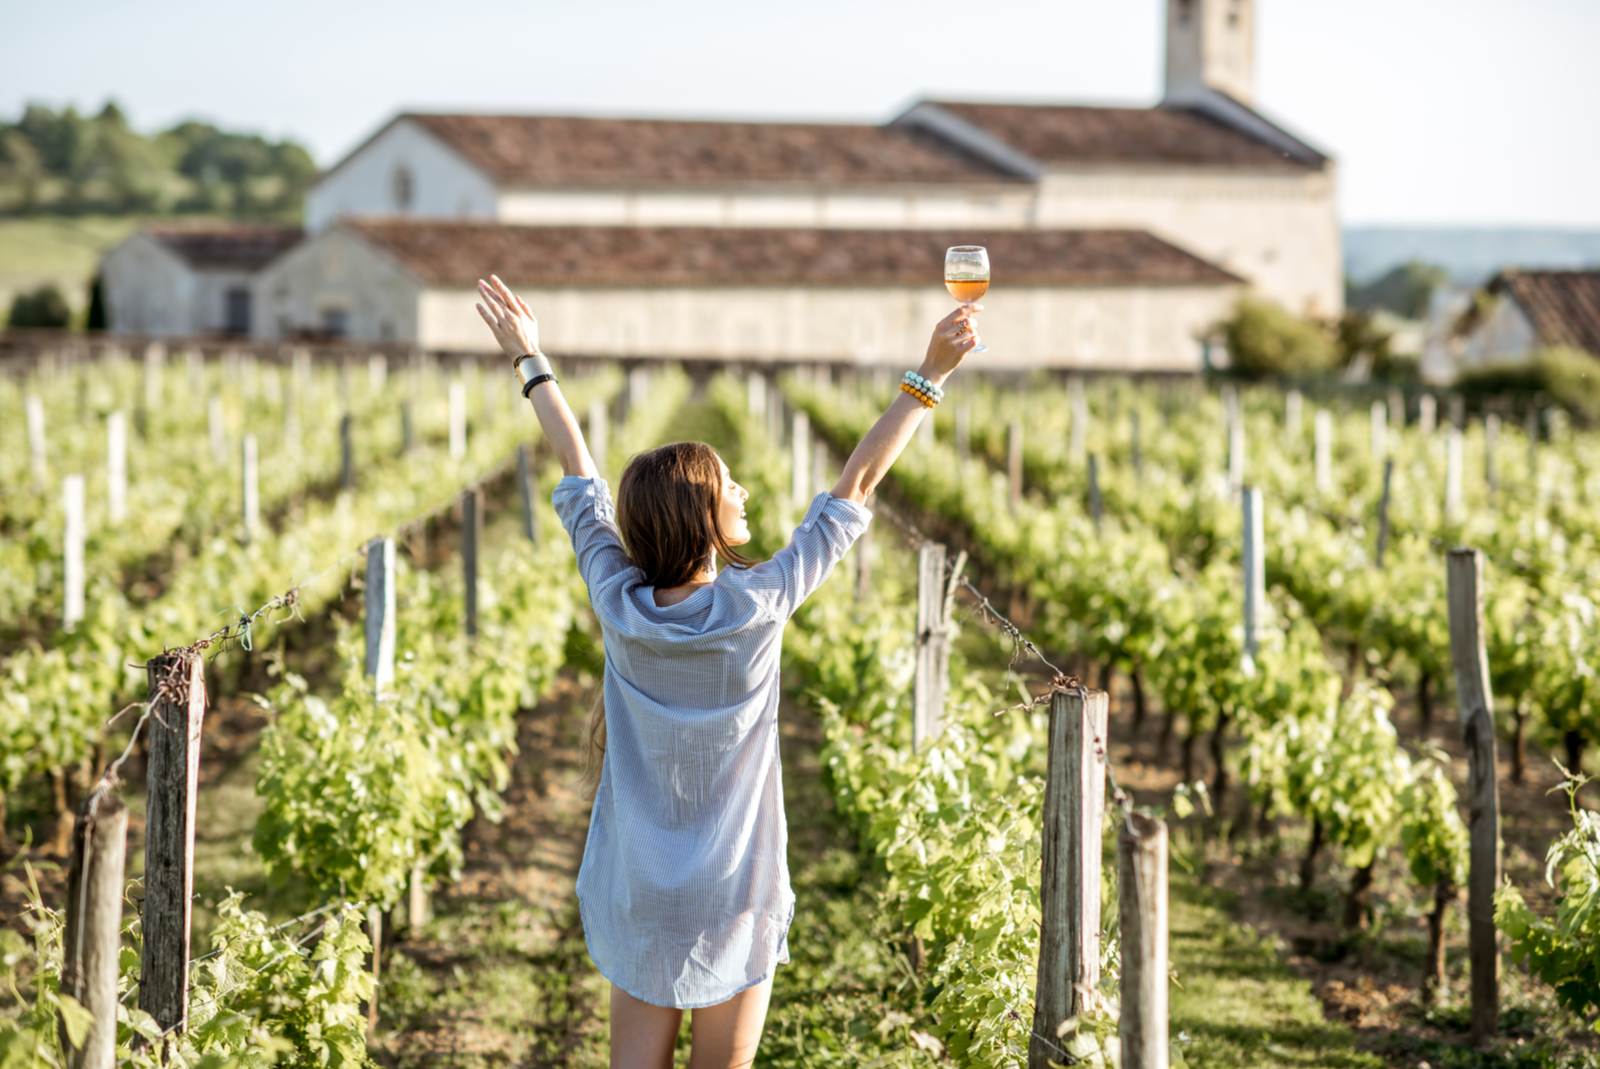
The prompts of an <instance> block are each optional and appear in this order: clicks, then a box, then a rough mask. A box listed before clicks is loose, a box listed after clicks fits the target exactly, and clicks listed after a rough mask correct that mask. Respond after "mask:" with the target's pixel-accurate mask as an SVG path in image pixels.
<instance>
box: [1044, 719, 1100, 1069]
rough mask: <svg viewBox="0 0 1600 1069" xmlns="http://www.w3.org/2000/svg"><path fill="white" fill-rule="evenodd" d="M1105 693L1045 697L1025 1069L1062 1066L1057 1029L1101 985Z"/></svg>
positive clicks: (1077, 1011)
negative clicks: (1033, 975) (1046, 738)
mask: <svg viewBox="0 0 1600 1069" xmlns="http://www.w3.org/2000/svg"><path fill="white" fill-rule="evenodd" d="M1106 710H1107V702H1106V692H1105V691H1103V690H1085V689H1083V688H1081V687H1063V688H1061V689H1059V690H1057V691H1055V693H1054V694H1052V695H1051V699H1050V749H1049V759H1048V760H1049V764H1048V769H1047V771H1046V773H1045V787H1044V828H1043V832H1044V835H1043V849H1042V853H1043V861H1042V869H1043V873H1042V877H1041V879H1040V884H1039V910H1040V918H1041V920H1040V926H1039V972H1038V977H1037V981H1036V984H1035V989H1034V1000H1033V1003H1034V1013H1033V1036H1032V1038H1031V1039H1030V1040H1029V1042H1028V1069H1048V1067H1049V1065H1050V1061H1051V1060H1052V1058H1053V1059H1054V1060H1056V1061H1058V1062H1059V1061H1061V1058H1060V1050H1059V1048H1058V1047H1057V1046H1056V1045H1055V1039H1056V1028H1057V1027H1058V1026H1059V1025H1060V1024H1061V1022H1062V1021H1064V1020H1066V1019H1067V1018H1068V1017H1071V1016H1073V1015H1074V1014H1078V1013H1081V1012H1083V1011H1084V1010H1085V1009H1087V1007H1086V1006H1085V1005H1084V998H1083V994H1082V992H1083V991H1093V990H1094V989H1095V988H1096V987H1098V986H1099V984H1100V824H1101V820H1102V819H1103V817H1104V813H1105V793H1106V792H1105V779H1106V767H1105V765H1104V764H1103V763H1102V762H1101V760H1100V756H1099V755H1098V754H1097V753H1096V752H1095V749H1096V740H1097V739H1098V740H1102V741H1103V740H1104V739H1105V737H1106V734H1105V732H1106Z"/></svg>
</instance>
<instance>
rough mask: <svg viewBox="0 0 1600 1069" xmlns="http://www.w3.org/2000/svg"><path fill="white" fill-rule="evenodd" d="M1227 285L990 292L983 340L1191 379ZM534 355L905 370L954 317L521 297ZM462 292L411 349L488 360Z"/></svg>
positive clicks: (774, 298) (933, 297) (467, 294)
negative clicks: (535, 334) (936, 329)
mask: <svg viewBox="0 0 1600 1069" xmlns="http://www.w3.org/2000/svg"><path fill="white" fill-rule="evenodd" d="M1237 290H1238V287H1236V286H1194V287H1188V286H1174V287H1141V286H1127V287H1120V286H1119V287H1062V288H1016V289H1011V290H997V291H995V292H994V293H992V294H991V295H990V296H987V297H985V298H984V305H985V306H986V308H987V311H986V312H985V313H984V314H983V316H982V321H981V324H980V331H981V333H982V336H983V340H984V341H985V342H986V343H987V344H988V345H989V346H990V352H989V353H986V354H984V355H982V356H981V357H977V358H975V359H977V360H980V361H981V362H982V363H983V365H984V366H987V367H991V368H996V369H1002V368H1029V367H1080V368H1085V369H1101V370H1126V371H1156V370H1159V371H1182V372H1192V371H1196V370H1198V369H1199V368H1200V363H1201V358H1200V343H1199V342H1198V340H1197V338H1198V336H1199V335H1200V334H1202V333H1204V332H1205V331H1206V330H1207V329H1208V328H1209V327H1210V326H1211V325H1212V324H1214V323H1216V322H1217V321H1218V320H1220V319H1222V318H1223V317H1225V316H1226V315H1227V313H1228V311H1229V309H1230V308H1231V307H1232V304H1233V302H1234V300H1235V299H1236V298H1237V295H1238V294H1237ZM524 296H525V297H526V298H527V299H528V302H529V304H530V305H531V306H532V307H533V309H534V312H535V314H536V315H538V317H539V334H540V344H541V347H542V348H544V349H545V350H546V351H548V352H550V353H551V354H552V355H553V356H557V357H559V356H560V355H561V354H563V353H570V354H574V355H585V356H616V357H622V356H650V357H669V358H679V359H729V360H742V359H750V360H768V361H791V360H830V361H853V362H856V363H862V364H887V365H890V366H893V367H897V368H904V367H914V366H915V365H916V364H917V363H918V362H919V361H920V360H921V358H922V353H923V351H924V350H925V349H926V347H927V341H928V334H929V332H930V331H931V330H932V327H933V324H934V323H935V322H936V321H937V320H938V319H939V318H940V317H941V316H943V315H945V313H947V312H948V311H949V310H950V308H951V303H950V298H949V296H948V295H947V294H946V293H945V292H944V291H943V289H942V288H937V287H935V286H927V287H916V288H910V287H881V288H865V287H858V288H852V289H821V288H799V287H796V288H793V289H773V288H705V289H688V288H679V289H659V290H657V289H569V290H558V291H552V292H544V293H540V292H526V293H524ZM475 300H476V294H475V293H473V292H472V291H468V290H460V291H455V290H429V291H426V292H423V293H422V294H421V297H420V303H419V310H418V328H419V331H418V341H419V342H420V343H421V344H422V345H423V346H424V347H426V348H430V349H451V350H466V351H488V350H492V349H493V341H492V339H491V338H490V336H489V333H488V331H487V330H486V328H485V327H484V325H483V321H482V320H481V319H479V318H478V314H477V312H476V311H475V310H474V309H473V303H474V301H475Z"/></svg>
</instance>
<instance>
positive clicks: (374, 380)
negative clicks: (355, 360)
mask: <svg viewBox="0 0 1600 1069" xmlns="http://www.w3.org/2000/svg"><path fill="white" fill-rule="evenodd" d="M388 381H389V358H388V357H387V356H385V355H383V354H382V353H373V354H371V355H370V356H368V357H367V389H369V390H371V391H372V392H373V393H381V392H382V391H383V387H384V386H385V384H387V383H388Z"/></svg>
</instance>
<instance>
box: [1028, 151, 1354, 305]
mask: <svg viewBox="0 0 1600 1069" xmlns="http://www.w3.org/2000/svg"><path fill="white" fill-rule="evenodd" d="M1334 192H1335V174H1334V168H1333V165H1332V164H1331V163H1330V164H1328V166H1327V168H1326V169H1325V170H1323V171H1305V170H1301V169H1293V170H1291V169H1289V168H1287V167H1286V168H1285V169H1284V172H1283V173H1282V174H1279V175H1274V174H1263V173H1260V172H1255V173H1251V172H1245V171H1223V170H1219V169H1216V168H1205V169H1200V168H1195V169H1188V170H1180V169H1176V168H1172V167H1162V168H1159V169H1158V168H1150V169H1147V170H1140V169H1135V168H1129V167H1114V168H1111V167H1107V168H1087V167H1085V168H1073V169H1069V168H1052V169H1051V170H1050V171H1048V172H1047V173H1046V174H1045V175H1044V176H1043V178H1042V179H1041V181H1040V188H1039V211H1038V224H1039V226H1040V227H1042V228H1053V227H1136V228H1138V229H1141V230H1148V231H1150V232H1151V233H1153V234H1156V235H1158V236H1160V237H1163V238H1166V239H1167V240H1168V241H1171V242H1172V243H1174V244H1176V245H1178V246H1180V247H1182V248H1184V249H1186V250H1188V251H1189V252H1192V253H1194V254H1195V255H1197V256H1200V257H1202V258H1203V259H1207V260H1210V261H1211V262H1213V263H1215V264H1218V265H1219V266H1221V267H1225V268H1227V269H1228V270H1229V271H1232V272H1233V273H1234V274H1236V275H1239V276H1240V277H1241V278H1244V279H1247V280H1248V281H1250V282H1252V283H1253V284H1254V285H1255V286H1256V288H1257V289H1258V290H1259V291H1260V292H1261V293H1262V294H1263V295H1265V296H1267V297H1270V298H1271V299H1273V300H1275V301H1277V302H1278V303H1279V304H1281V305H1283V306H1284V307H1285V308H1287V309H1288V310H1289V311H1291V312H1295V313H1296V314H1304V313H1308V312H1309V313H1312V314H1315V315H1319V316H1334V315H1337V314H1338V313H1339V312H1340V311H1342V310H1343V308H1344V267H1343V260H1342V248H1341V246H1342V242H1341V240H1340V236H1339V219H1338V213H1337V207H1336V204H1335V201H1334Z"/></svg>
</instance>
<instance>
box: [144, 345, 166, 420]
mask: <svg viewBox="0 0 1600 1069" xmlns="http://www.w3.org/2000/svg"><path fill="white" fill-rule="evenodd" d="M166 361H167V349H166V346H164V345H162V344H161V343H160V342H151V343H150V344H149V345H146V346H145V347H144V407H145V410H146V411H148V412H159V411H161V408H162V403H161V398H162V393H163V391H162V389H161V370H162V366H163V365H164V364H165V363H166Z"/></svg>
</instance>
